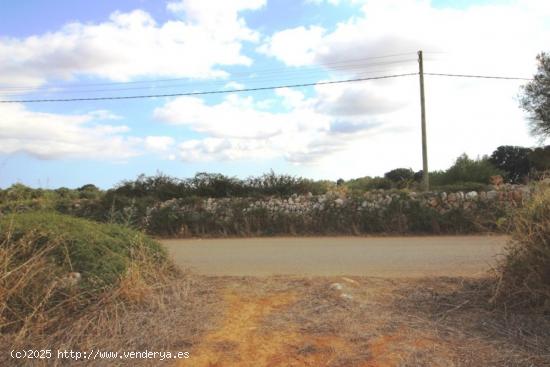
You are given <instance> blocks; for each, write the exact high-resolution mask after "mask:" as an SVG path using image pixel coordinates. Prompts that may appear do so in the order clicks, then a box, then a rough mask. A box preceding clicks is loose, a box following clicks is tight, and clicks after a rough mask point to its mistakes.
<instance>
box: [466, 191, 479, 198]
mask: <svg viewBox="0 0 550 367" xmlns="http://www.w3.org/2000/svg"><path fill="white" fill-rule="evenodd" d="M466 199H468V200H474V199H477V192H475V191H470V192H469V193H467V194H466Z"/></svg>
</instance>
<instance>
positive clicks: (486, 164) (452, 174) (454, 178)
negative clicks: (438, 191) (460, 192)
mask: <svg viewBox="0 0 550 367" xmlns="http://www.w3.org/2000/svg"><path fill="white" fill-rule="evenodd" d="M497 175H500V176H503V175H505V173H504V171H501V170H499V169H497V168H496V167H495V166H493V164H492V163H491V162H490V161H489V158H488V157H483V158H481V159H476V160H474V159H470V158H469V157H468V156H467V155H466V154H463V155H461V156H460V157H458V158H457V159H456V161H455V163H454V164H453V165H452V166H451V167H450V168H449V169H447V170H446V171H435V172H430V183H431V184H432V186H442V185H453V184H457V183H460V182H477V183H483V184H489V183H490V179H491V176H497Z"/></svg>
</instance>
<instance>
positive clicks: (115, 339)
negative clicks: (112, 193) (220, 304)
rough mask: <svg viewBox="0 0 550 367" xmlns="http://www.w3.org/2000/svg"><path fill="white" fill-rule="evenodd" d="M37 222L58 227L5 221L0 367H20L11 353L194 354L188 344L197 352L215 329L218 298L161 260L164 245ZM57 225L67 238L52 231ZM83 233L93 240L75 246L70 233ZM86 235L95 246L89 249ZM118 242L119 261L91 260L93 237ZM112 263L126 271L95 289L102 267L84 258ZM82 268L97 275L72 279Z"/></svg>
mask: <svg viewBox="0 0 550 367" xmlns="http://www.w3.org/2000/svg"><path fill="white" fill-rule="evenodd" d="M25 215H27V214H25ZM33 215H34V216H35V217H36V216H37V215H38V216H43V219H44V220H48V221H50V222H49V223H48V228H47V229H45V228H44V227H42V226H40V225H37V223H39V222H40V221H37V220H35V219H36V218H33V221H32V224H33V225H32V226H29V227H26V226H23V227H22V226H20V225H19V226H18V223H15V222H17V221H18V220H19V219H20V218H15V217H14V218H15V219H13V218H12V220H11V221H10V220H4V221H2V220H0V365H9V364H10V363H13V362H14V361H13V360H10V359H9V356H10V355H9V353H8V352H6V351H7V350H11V349H18V348H19V349H23V348H28V349H37V348H38V349H41V348H43V346H50V348H52V349H54V350H55V349H64V348H67V349H73V350H90V349H98V348H103V349H105V350H115V351H116V350H117V349H118V350H122V349H126V350H140V349H141V350H143V349H149V350H154V348H156V350H168V348H170V347H171V348H172V349H174V348H176V347H178V346H176V345H174V344H173V343H176V342H178V343H180V345H179V349H180V350H186V349H188V348H183V347H184V345H181V341H182V338H183V339H184V340H187V341H186V342H185V343H187V344H189V345H191V344H192V342H193V338H194V336H195V335H198V334H199V333H200V332H201V330H203V328H205V327H207V325H208V323H207V321H208V320H209V315H210V314H209V312H210V309H211V308H210V307H208V305H210V304H212V305H213V304H214V303H215V302H214V301H212V299H213V298H214V292H213V291H211V290H209V289H208V288H207V287H206V289H204V288H205V285H204V284H201V282H202V280H201V279H198V278H196V277H194V276H192V275H190V274H186V273H182V272H181V271H179V270H178V269H177V268H175V267H174V265H173V264H172V263H171V262H170V261H169V260H168V258H167V257H164V256H163V255H160V254H161V253H160V252H159V251H158V250H159V249H160V250H162V249H161V247H160V245H158V244H157V243H156V242H154V241H152V240H151V239H149V238H146V237H145V236H143V235H141V234H139V233H138V232H135V231H131V230H128V229H123V228H115V227H113V226H108V225H104V224H96V223H91V222H88V221H83V220H80V219H75V218H68V217H65V216H60V215H52V214H36V213H35V214H33ZM52 221H54V222H55V221H57V224H58V225H59V226H60V228H63V229H62V230H61V231H62V232H63V234H64V235H60V236H59V237H57V236H55V235H54V232H55V231H54V230H51V231H50V229H51V228H50V226H51V225H52V223H51V222H52ZM19 224H20V223H19ZM81 225H82V226H81ZM79 226H81V228H80V229H81V230H82V231H87V233H84V234H83V236H82V237H81V238H79V239H78V240H79V241H80V242H79V243H78V245H77V246H75V244H74V243H73V242H72V240H74V239H75V238H76V237H75V236H72V235H67V233H71V231H72V230H76V229H78V228H79ZM69 227H70V228H69ZM103 230H105V231H103ZM16 232H17V233H16ZM14 233H16V235H14ZM106 233H109V235H105V234H106ZM104 235H105V236H104ZM86 236H89V237H90V241H89V243H85V242H82V241H83V239H84V238H85V237H86ZM111 236H113V237H116V239H115V240H113V242H112V243H111V245H113V244H116V247H115V246H111V248H110V250H111V251H112V252H113V253H114V252H115V251H117V252H116V253H115V254H111V255H113V256H111V257H109V256H105V257H102V256H96V257H95V258H94V257H93V256H83V254H82V251H83V250H89V251H90V252H92V253H93V252H94V249H95V248H94V246H95V245H96V243H95V242H94V239H93V238H95V239H98V238H99V239H101V241H102V244H103V245H105V246H108V244H106V243H103V241H106V240H110V237H111ZM121 237H123V238H121ZM151 246H153V247H151ZM157 246H158V248H157ZM103 248H104V247H101V249H103ZM152 249H153V251H152ZM115 255H116V256H115ZM75 256H76V257H79V259H78V261H75ZM111 258H114V259H116V261H117V264H122V265H123V266H124V268H123V269H121V270H120V272H119V273H118V274H117V276H116V277H112V278H111V279H113V281H112V282H111V283H109V284H107V283H105V282H100V283H98V282H94V281H93V280H94V278H95V274H94V272H95V271H96V270H97V269H98V267H97V266H96V265H95V264H83V263H82V261H83V259H86V261H94V262H98V263H100V262H103V263H105V262H108V261H109V260H110V259H111ZM76 263H79V264H80V265H82V266H83V267H84V268H85V269H91V273H86V272H82V274H81V279H80V280H78V279H77V278H75V277H71V275H74V274H76V271H77V270H79V268H75V267H76ZM71 270H72V272H71ZM117 270H119V269H118V268H117ZM94 285H95V286H94ZM201 292H202V293H201ZM197 294H199V295H197ZM186 328H188V329H186ZM182 330H183V331H182ZM170 334H172V335H170ZM173 334H179V335H176V336H175V337H174V335H173ZM144 341H146V342H147V344H144ZM185 343H184V344H185ZM27 362H29V363H31V361H27ZM67 362H68V361H64V360H43V361H33V363H38V364H40V363H45V364H46V365H51V364H52V363H53V364H54V365H56V364H63V365H64V364H67ZM73 362H75V361H73ZM137 362H139V361H136V360H133V361H132V360H129V361H127V362H126V363H128V364H135V363H137ZM149 362H150V361H149ZM96 364H97V363H96ZM107 364H108V362H107Z"/></svg>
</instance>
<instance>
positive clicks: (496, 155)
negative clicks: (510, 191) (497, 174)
mask: <svg viewBox="0 0 550 367" xmlns="http://www.w3.org/2000/svg"><path fill="white" fill-rule="evenodd" d="M530 153H531V149H530V148H524V147H515V146H511V145H502V146H500V147H498V148H497V149H496V150H495V151H494V152H493V153H492V154H491V157H489V161H490V162H491V163H492V164H493V165H494V166H495V167H497V168H499V169H501V170H503V171H505V172H506V178H507V179H508V180H510V181H511V182H513V183H518V182H521V181H522V179H523V178H524V177H526V176H527V175H528V174H529V171H530V169H531V162H530V160H529V154H530Z"/></svg>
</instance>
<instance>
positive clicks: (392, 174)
mask: <svg viewBox="0 0 550 367" xmlns="http://www.w3.org/2000/svg"><path fill="white" fill-rule="evenodd" d="M384 178H387V179H388V180H390V181H392V182H395V183H399V182H403V181H411V180H413V179H414V171H413V170H412V169H410V168H396V169H392V170H391V171H389V172H386V173H384Z"/></svg>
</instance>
